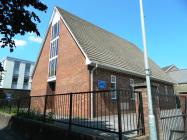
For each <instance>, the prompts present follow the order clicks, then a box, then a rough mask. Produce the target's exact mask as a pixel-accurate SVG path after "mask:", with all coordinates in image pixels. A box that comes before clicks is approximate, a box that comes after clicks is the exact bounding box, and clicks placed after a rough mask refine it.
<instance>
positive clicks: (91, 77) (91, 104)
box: [90, 64, 98, 119]
mask: <svg viewBox="0 0 187 140" xmlns="http://www.w3.org/2000/svg"><path fill="white" fill-rule="evenodd" d="M97 67H98V65H97V64H96V66H95V67H93V68H92V69H91V70H90V81H91V83H90V86H91V87H90V88H91V98H90V108H91V110H90V112H91V113H90V114H91V119H93V90H94V89H93V82H94V81H93V78H94V76H93V75H94V71H95V70H96V69H97Z"/></svg>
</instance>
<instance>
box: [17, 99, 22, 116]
mask: <svg viewBox="0 0 187 140" xmlns="http://www.w3.org/2000/svg"><path fill="white" fill-rule="evenodd" d="M20 102H21V98H19V99H18V108H17V116H18V115H19V108H20Z"/></svg>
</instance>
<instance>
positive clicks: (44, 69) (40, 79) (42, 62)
mask: <svg viewBox="0 0 187 140" xmlns="http://www.w3.org/2000/svg"><path fill="white" fill-rule="evenodd" d="M50 38H51V32H50V30H49V32H48V33H47V38H46V40H45V42H44V46H43V49H42V51H41V54H40V57H39V60H38V63H37V64H36V69H35V72H34V75H33V78H32V88H31V93H30V95H31V96H38V95H45V94H46V90H47V78H48V62H49V50H50V49H49V46H50Z"/></svg>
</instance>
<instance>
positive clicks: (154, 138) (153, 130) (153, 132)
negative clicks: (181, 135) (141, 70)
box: [139, 0, 157, 140]
mask: <svg viewBox="0 0 187 140" xmlns="http://www.w3.org/2000/svg"><path fill="white" fill-rule="evenodd" d="M139 5H140V18H141V31H142V42H143V47H144V63H145V72H146V85H147V97H148V99H147V100H148V119H149V134H150V135H149V136H150V140H157V132H156V123H155V116H154V114H153V104H152V95H151V82H150V68H149V64H148V56H147V45H146V34H145V23H144V13H143V3H142V0H139Z"/></svg>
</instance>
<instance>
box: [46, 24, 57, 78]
mask: <svg viewBox="0 0 187 140" xmlns="http://www.w3.org/2000/svg"><path fill="white" fill-rule="evenodd" d="M58 39H59V22H57V23H55V24H54V25H53V26H52V31H51V42H50V54H49V55H50V57H49V66H48V77H49V78H54V77H55V76H56V66H57V57H58Z"/></svg>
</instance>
